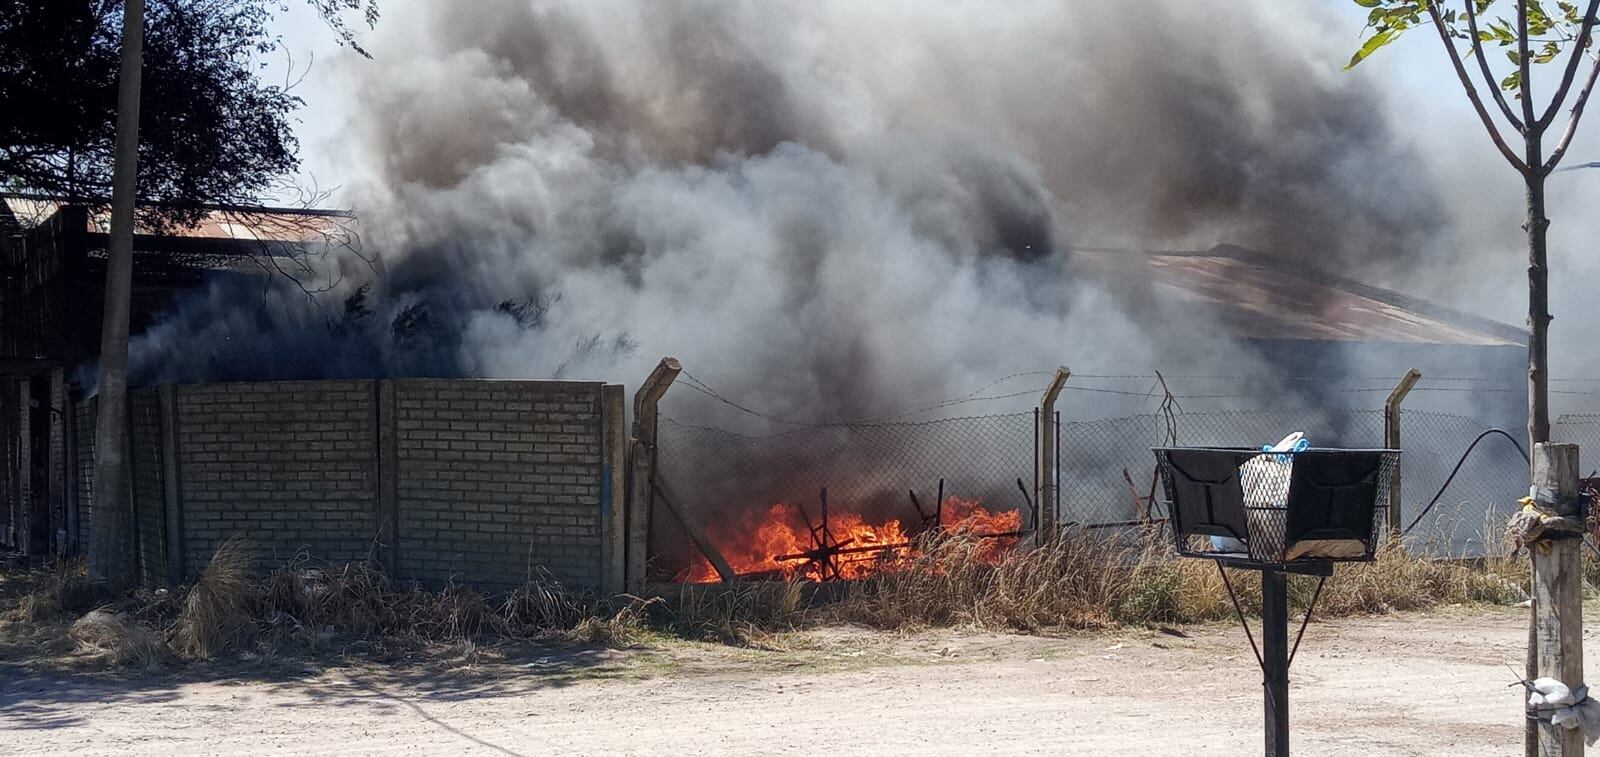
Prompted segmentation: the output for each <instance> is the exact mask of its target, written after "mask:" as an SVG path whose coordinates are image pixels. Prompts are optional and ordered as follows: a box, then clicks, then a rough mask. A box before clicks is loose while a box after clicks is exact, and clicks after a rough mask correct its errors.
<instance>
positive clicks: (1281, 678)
mask: <svg viewBox="0 0 1600 757" xmlns="http://www.w3.org/2000/svg"><path fill="white" fill-rule="evenodd" d="M1261 672H1262V677H1263V680H1262V689H1263V692H1264V694H1265V696H1264V697H1263V699H1264V700H1265V704H1266V714H1267V727H1266V735H1267V738H1266V741H1267V752H1266V754H1267V757H1289V589H1288V580H1287V576H1285V575H1284V574H1283V573H1281V572H1279V571H1276V570H1264V571H1261Z"/></svg>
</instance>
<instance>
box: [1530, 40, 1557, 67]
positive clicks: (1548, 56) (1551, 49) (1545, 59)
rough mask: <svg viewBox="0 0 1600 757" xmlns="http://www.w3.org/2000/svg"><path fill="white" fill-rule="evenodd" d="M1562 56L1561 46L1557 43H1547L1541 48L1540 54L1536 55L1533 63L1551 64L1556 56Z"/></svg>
mask: <svg viewBox="0 0 1600 757" xmlns="http://www.w3.org/2000/svg"><path fill="white" fill-rule="evenodd" d="M1560 54H1561V45H1558V44H1556V43H1555V42H1546V43H1544V46H1543V47H1541V48H1539V52H1537V53H1535V54H1534V56H1533V62H1534V63H1549V62H1550V61H1553V60H1555V59H1556V56H1558V55H1560Z"/></svg>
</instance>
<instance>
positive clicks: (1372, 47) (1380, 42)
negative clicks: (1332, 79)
mask: <svg viewBox="0 0 1600 757" xmlns="http://www.w3.org/2000/svg"><path fill="white" fill-rule="evenodd" d="M1358 1H1359V0H1358ZM1398 34H1399V32H1397V31H1395V30H1394V29H1387V30H1384V31H1381V32H1378V33H1377V34H1374V35H1372V36H1371V37H1368V38H1367V41H1366V44H1363V45H1362V46H1361V49H1360V50H1357V51H1356V54H1355V55H1352V56H1350V62H1349V63H1348V64H1346V65H1345V67H1344V70H1346V71H1349V70H1350V69H1352V68H1355V67H1356V64H1357V63H1360V62H1361V61H1364V60H1366V59H1367V57H1368V56H1370V55H1372V54H1373V53H1375V52H1377V51H1378V50H1379V49H1380V48H1382V47H1383V46H1384V45H1387V44H1389V43H1390V42H1393V41H1394V38H1395V37H1396V36H1397V35H1398Z"/></svg>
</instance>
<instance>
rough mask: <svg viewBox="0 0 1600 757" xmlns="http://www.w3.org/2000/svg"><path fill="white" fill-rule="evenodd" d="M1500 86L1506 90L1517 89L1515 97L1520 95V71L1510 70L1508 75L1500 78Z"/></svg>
mask: <svg viewBox="0 0 1600 757" xmlns="http://www.w3.org/2000/svg"><path fill="white" fill-rule="evenodd" d="M1500 88H1501V89H1503V90H1506V91H1508V92H1509V91H1511V90H1517V97H1519V98H1520V97H1522V91H1521V90H1522V72H1521V71H1512V72H1511V75H1510V76H1507V77H1506V78H1504V79H1501V80H1500Z"/></svg>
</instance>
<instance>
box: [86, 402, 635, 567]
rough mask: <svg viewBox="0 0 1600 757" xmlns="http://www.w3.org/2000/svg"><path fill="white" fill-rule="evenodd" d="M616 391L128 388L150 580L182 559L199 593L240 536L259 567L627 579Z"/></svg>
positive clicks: (90, 470)
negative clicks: (200, 579)
mask: <svg viewBox="0 0 1600 757" xmlns="http://www.w3.org/2000/svg"><path fill="white" fill-rule="evenodd" d="M163 392H166V393H167V394H166V398H165V399H164V398H163ZM607 392H608V388H607V387H606V386H605V385H604V384H601V383H582V382H545V381H478V380H421V379H417V380H394V381H305V382H273V383H246V384H209V385H196V386H179V387H168V388H165V389H163V390H157V389H150V390H141V391H137V392H134V393H132V394H131V395H130V397H129V421H130V426H129V436H130V443H131V446H130V450H129V468H130V473H131V476H132V479H131V481H132V487H131V489H132V494H133V503H132V508H133V516H134V517H133V521H132V525H133V527H132V529H131V531H132V532H133V533H132V534H131V535H130V539H129V547H130V549H132V550H133V554H134V555H135V556H136V557H137V558H138V560H137V563H136V564H137V567H138V572H139V576H140V578H141V579H142V580H143V581H144V582H146V583H156V584H159V583H163V582H164V581H165V579H166V577H167V574H168V565H170V564H172V563H169V560H172V561H175V562H176V564H175V565H173V569H175V570H179V571H181V573H182V574H183V576H184V577H185V578H188V579H192V578H193V577H194V576H196V575H198V574H199V572H200V570H201V569H202V568H203V567H204V566H205V563H206V561H207V560H209V559H210V556H211V554H212V552H214V551H215V550H216V548H217V546H218V545H219V544H221V543H222V542H223V541H224V540H226V539H228V538H231V537H239V538H240V539H242V540H243V541H245V542H246V544H247V545H248V546H249V547H250V549H251V551H252V553H253V555H254V557H255V566H254V567H255V568H256V570H258V571H265V570H268V569H271V568H273V567H277V566H280V565H282V564H283V563H284V562H286V561H288V560H290V559H292V558H293V557H295V556H296V555H297V554H301V553H304V554H307V555H309V556H311V557H313V558H316V559H319V560H325V561H329V562H335V563H337V562H347V561H356V560H362V559H367V558H369V557H375V558H378V559H380V560H382V562H383V564H384V565H385V567H386V568H387V569H388V570H389V571H390V572H391V574H392V575H393V576H394V577H396V578H398V579H400V580H417V581H420V582H422V583H423V584H425V585H430V586H440V585H443V584H445V583H447V582H449V581H452V580H453V581H457V582H459V583H462V584H466V585H470V586H474V587H478V588H482V589H485V590H496V589H504V588H507V587H510V586H513V585H515V584H517V583H520V582H521V581H522V580H523V579H524V578H526V577H527V576H528V575H529V574H530V573H532V572H536V571H537V572H543V573H548V574H549V575H550V576H552V577H554V578H556V579H558V580H560V581H562V582H564V583H567V584H569V585H572V586H578V587H588V588H603V582H619V581H620V580H621V574H620V571H619V570H617V569H615V568H614V567H612V568H609V569H608V567H607V566H608V565H609V563H607V562H606V558H607V557H608V556H611V557H614V558H615V559H616V561H618V562H620V559H621V558H620V555H621V552H620V549H621V527H620V525H618V524H620V522H621V519H620V517H617V516H618V514H619V513H620V509H619V508H620V504H617V505H614V504H613V502H614V501H616V500H618V499H619V498H620V496H621V492H622V490H623V487H622V486H621V485H620V480H619V478H620V475H621V473H620V466H621V464H622V460H621V459H620V454H618V452H617V451H616V446H617V444H616V442H617V440H616V439H615V438H613V437H616V436H617V435H618V433H619V432H618V431H617V429H620V428H621V420H620V419H621V415H622V412H623V410H622V398H621V387H616V386H612V387H609V392H610V393H609V394H608V393H607ZM95 410H96V403H95V402H94V401H93V400H90V401H87V402H82V403H79V404H78V405H77V406H76V407H75V408H74V412H73V418H72V421H73V423H74V427H73V430H74V433H73V439H72V441H73V444H72V445H71V446H72V450H71V451H72V453H73V454H72V460H71V461H70V465H71V468H72V471H73V473H74V475H73V478H74V479H75V481H74V485H75V495H76V496H74V497H73V498H72V499H73V501H74V504H75V507H76V510H75V514H76V516H77V517H76V521H77V525H78V534H77V539H78V543H79V545H80V547H87V545H88V543H89V527H90V523H91V522H92V520H93V509H94V497H93V494H94V491H93V488H94V487H93V483H94V482H93V478H94V426H95ZM608 421H609V422H608ZM608 445H611V446H608ZM169 450H170V454H169V452H168V451H169ZM608 450H609V451H608ZM608 466H609V467H608ZM169 479H170V480H169ZM613 550H615V552H613ZM614 588H616V589H617V590H620V586H614Z"/></svg>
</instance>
